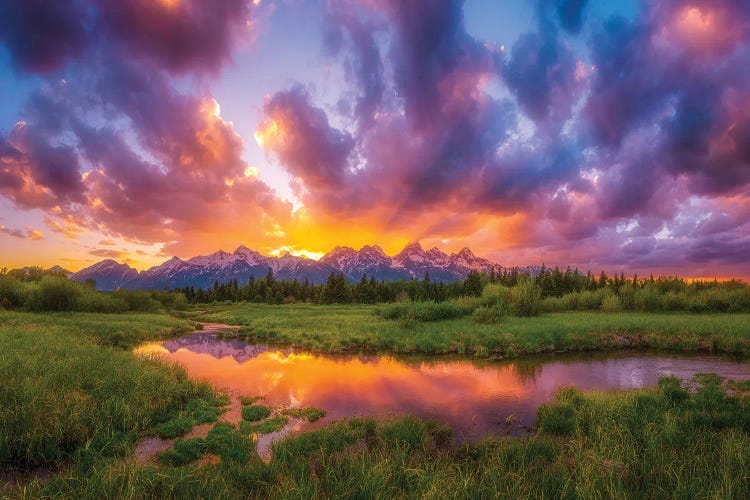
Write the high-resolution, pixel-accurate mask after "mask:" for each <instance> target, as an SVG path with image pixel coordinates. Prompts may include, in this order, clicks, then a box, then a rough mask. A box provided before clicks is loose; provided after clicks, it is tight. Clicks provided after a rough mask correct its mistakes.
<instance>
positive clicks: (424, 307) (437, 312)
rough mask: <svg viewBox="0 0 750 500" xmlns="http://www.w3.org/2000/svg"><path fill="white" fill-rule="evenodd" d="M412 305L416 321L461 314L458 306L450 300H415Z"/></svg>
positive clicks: (434, 319)
mask: <svg viewBox="0 0 750 500" xmlns="http://www.w3.org/2000/svg"><path fill="white" fill-rule="evenodd" d="M413 307H414V317H415V318H416V320H417V321H442V320H445V319H452V318H457V317H459V316H461V315H462V314H463V311H462V310H461V308H460V307H458V306H457V305H455V304H451V303H450V302H415V303H414V304H413Z"/></svg>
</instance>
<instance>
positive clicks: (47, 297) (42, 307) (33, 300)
mask: <svg viewBox="0 0 750 500" xmlns="http://www.w3.org/2000/svg"><path fill="white" fill-rule="evenodd" d="M80 296H81V285H79V284H78V283H75V282H73V281H70V280H67V279H65V278H55V277H51V276H44V277H43V278H42V279H41V280H39V283H38V284H37V285H36V286H35V287H34V288H32V291H31V296H30V298H29V303H28V308H29V309H31V310H32V311H73V310H74V309H75V308H76V305H77V303H78V299H79V298H80Z"/></svg>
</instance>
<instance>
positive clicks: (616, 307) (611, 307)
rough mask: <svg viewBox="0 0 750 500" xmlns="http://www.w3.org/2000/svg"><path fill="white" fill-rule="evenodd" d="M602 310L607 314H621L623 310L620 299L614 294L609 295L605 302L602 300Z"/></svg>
mask: <svg viewBox="0 0 750 500" xmlns="http://www.w3.org/2000/svg"><path fill="white" fill-rule="evenodd" d="M601 310H602V311H604V312H607V313H615V312H620V311H621V310H622V302H621V301H620V297H618V296H617V295H614V294H610V295H607V296H606V297H605V298H604V300H602V305H601Z"/></svg>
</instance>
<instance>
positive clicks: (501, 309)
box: [472, 304, 510, 324]
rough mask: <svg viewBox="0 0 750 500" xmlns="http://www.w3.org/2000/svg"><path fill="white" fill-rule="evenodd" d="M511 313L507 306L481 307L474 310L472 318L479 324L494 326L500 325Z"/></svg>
mask: <svg viewBox="0 0 750 500" xmlns="http://www.w3.org/2000/svg"><path fill="white" fill-rule="evenodd" d="M509 313H510V311H509V310H508V308H507V306H506V305H505V304H502V305H501V304H496V305H494V306H481V307H479V308H477V309H475V310H474V313H473V314H472V317H473V318H474V321H476V322H477V323H483V324H493V323H499V322H501V321H503V320H504V319H505V318H507V317H508V315H509Z"/></svg>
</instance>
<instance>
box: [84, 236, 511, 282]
mask: <svg viewBox="0 0 750 500" xmlns="http://www.w3.org/2000/svg"><path fill="white" fill-rule="evenodd" d="M498 268H500V266H498V265H497V264H494V263H493V262H491V261H489V260H486V259H482V258H479V257H476V256H475V255H474V253H473V252H472V251H471V250H470V249H469V248H463V249H461V250H460V251H459V252H458V253H453V254H450V256H449V255H448V254H446V253H445V252H443V251H442V250H440V249H439V248H437V247H433V248H431V249H430V250H428V251H425V250H424V249H423V248H422V245H421V244H420V243H419V242H418V241H413V242H410V243H409V244H408V245H406V246H405V247H404V249H403V250H402V251H401V252H399V253H398V254H397V255H395V256H393V257H389V256H388V255H386V253H385V252H384V251H383V249H382V248H381V247H380V246H378V245H365V246H363V247H362V248H361V249H359V250H355V249H354V248H352V247H349V246H337V247H335V248H333V249H332V250H331V251H330V252H328V253H327V254H326V255H324V256H323V257H322V258H321V259H320V260H313V259H309V258H306V257H301V256H296V255H293V254H292V253H291V252H289V251H286V252H284V254H282V255H280V256H277V257H273V256H270V257H269V256H264V255H262V254H260V253H259V252H257V251H255V250H252V249H250V248H248V247H246V246H245V245H240V246H239V247H237V249H236V250H235V251H234V252H233V253H231V254H230V253H227V252H225V251H224V250H219V251H217V252H214V253H212V254H209V255H202V256H196V257H193V258H191V259H188V260H182V259H180V258H179V257H172V258H170V259H169V260H167V261H165V262H164V263H162V264H161V265H158V266H154V267H152V268H150V269H148V270H147V271H144V272H142V273H138V271H136V270H135V269H133V268H132V267H130V266H128V265H127V264H119V263H117V262H116V261H114V260H113V259H106V260H103V261H101V262H98V263H97V264H94V265H93V266H91V267H89V268H87V269H84V270H82V271H79V273H76V274H75V276H76V278H78V279H79V280H80V281H85V279H89V278H92V279H95V280H97V283H98V285H97V286H99V283H100V282H101V283H102V286H101V288H102V289H116V288H120V287H125V288H145V289H154V288H156V289H162V288H182V287H185V286H195V287H197V288H207V287H211V286H213V283H214V282H216V281H218V282H219V283H226V282H229V281H231V280H233V279H236V280H237V281H238V282H239V283H240V284H244V283H246V282H247V280H249V279H250V278H251V277H252V278H255V279H260V278H263V277H265V276H266V275H267V273H268V271H269V270H272V271H273V273H274V277H275V278H276V279H298V280H300V281H304V280H306V279H307V280H309V281H311V282H313V283H325V281H326V279H327V277H328V275H329V274H330V273H331V272H339V273H342V274H344V276H346V277H347V278H348V279H349V280H351V281H358V280H359V279H361V277H362V276H363V275H366V276H368V277H369V276H374V277H375V278H376V279H378V280H398V279H410V278H418V279H421V278H423V277H424V276H425V274H427V273H429V275H430V278H431V279H432V280H436V281H455V280H461V279H464V278H465V277H466V275H467V274H468V273H469V271H471V270H478V271H482V272H490V271H491V270H492V269H498Z"/></svg>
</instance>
